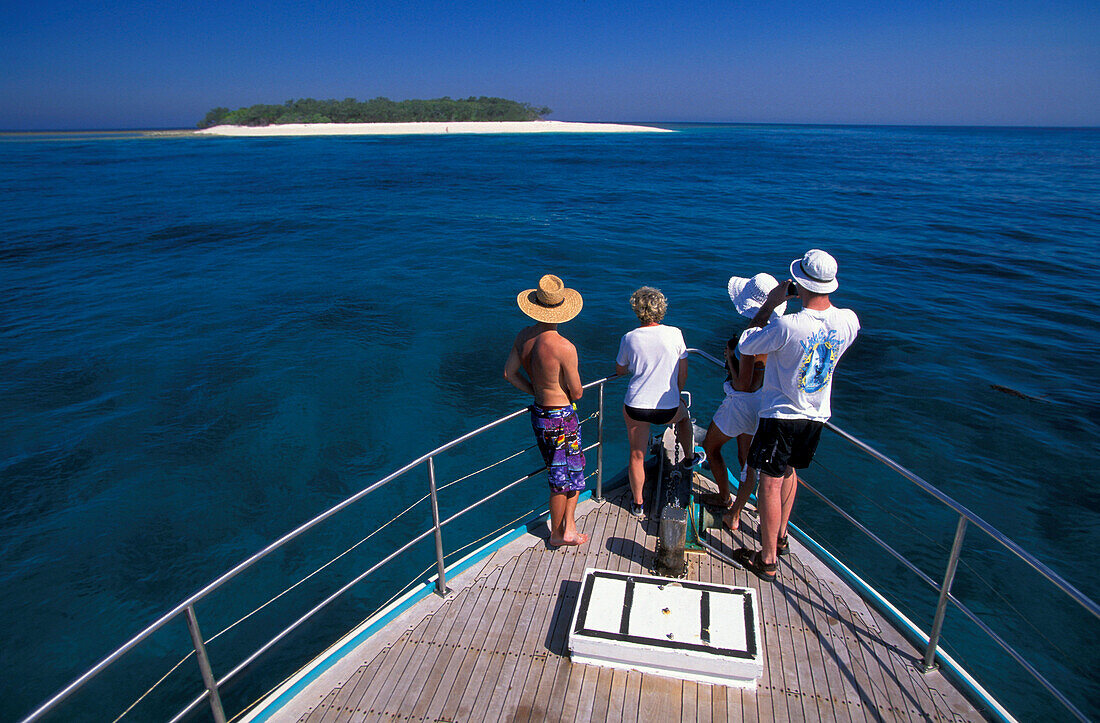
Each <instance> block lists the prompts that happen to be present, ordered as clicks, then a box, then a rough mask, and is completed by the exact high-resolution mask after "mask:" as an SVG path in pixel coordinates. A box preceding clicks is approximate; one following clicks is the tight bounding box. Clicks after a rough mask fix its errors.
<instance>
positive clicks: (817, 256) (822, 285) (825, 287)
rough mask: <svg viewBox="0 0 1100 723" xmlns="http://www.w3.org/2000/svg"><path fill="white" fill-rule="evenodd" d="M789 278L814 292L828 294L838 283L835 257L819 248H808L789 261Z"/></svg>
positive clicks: (834, 289)
mask: <svg viewBox="0 0 1100 723" xmlns="http://www.w3.org/2000/svg"><path fill="white" fill-rule="evenodd" d="M791 278H793V279H794V280H795V281H796V282H798V285H799V286H801V287H802V288H804V289H806V290H808V291H812V292H814V293H815V294H829V293H832V292H834V291H836V290H837V287H838V286H840V284H839V283H838V282H837V280H836V259H834V258H833V257H832V256H830V255H829V254H827V253H825V252H824V251H822V250H821V249H810V250H809V251H807V252H806V255H805V256H803V257H802V258H800V259H795V260H794V261H792V262H791Z"/></svg>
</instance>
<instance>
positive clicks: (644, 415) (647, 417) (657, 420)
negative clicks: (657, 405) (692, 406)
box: [623, 404, 680, 424]
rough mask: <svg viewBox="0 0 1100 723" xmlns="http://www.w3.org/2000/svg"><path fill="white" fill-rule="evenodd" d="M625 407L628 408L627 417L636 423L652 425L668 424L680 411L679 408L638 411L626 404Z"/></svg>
mask: <svg viewBox="0 0 1100 723" xmlns="http://www.w3.org/2000/svg"><path fill="white" fill-rule="evenodd" d="M623 406H624V407H626V416H628V417H630V418H631V419H633V420H634V421H635V422H649V423H650V424H668V423H669V422H671V421H672V419H673V417H675V416H676V412H678V411H680V408H679V407H673V408H672V409H638V408H637V407H631V406H627V405H626V404H624V405H623Z"/></svg>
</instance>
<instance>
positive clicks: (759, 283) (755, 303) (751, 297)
mask: <svg viewBox="0 0 1100 723" xmlns="http://www.w3.org/2000/svg"><path fill="white" fill-rule="evenodd" d="M776 286H779V282H778V281H776V280H775V277H774V276H772V275H771V274H764V273H760V274H757V275H756V276H753V277H752V278H751V279H744V278H741V277H740V276H731V277H730V280H729V283H727V284H726V291H728V292H729V295H730V301H732V302H733V308H735V309H737V313H738V314H741V315H742V316H747V317H749V318H750V319H751V318H752V317H754V316H756V312H757V310H759V309H760V307H761V306H762V305H763V303H764V301H765V300H766V299H767V298H768V294H769V293H770V292H771V290H772V289H774V288H775V287H776ZM786 310H787V302H786V301H784V302H783V303H782V304H780V305H779V306H777V307H775V312H774V313H775V314H776V315H777V316H783V312H784V311H786Z"/></svg>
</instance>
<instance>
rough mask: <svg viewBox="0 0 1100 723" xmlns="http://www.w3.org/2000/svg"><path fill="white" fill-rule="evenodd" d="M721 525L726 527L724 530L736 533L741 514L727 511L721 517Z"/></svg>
mask: <svg viewBox="0 0 1100 723" xmlns="http://www.w3.org/2000/svg"><path fill="white" fill-rule="evenodd" d="M722 524H723V525H725V526H726V529H727V530H729V531H730V532H737V529H738V528H739V527H741V512H740V511H737V512H734V511H732V510H731V511H729V512H727V513H726V514H724V515H722Z"/></svg>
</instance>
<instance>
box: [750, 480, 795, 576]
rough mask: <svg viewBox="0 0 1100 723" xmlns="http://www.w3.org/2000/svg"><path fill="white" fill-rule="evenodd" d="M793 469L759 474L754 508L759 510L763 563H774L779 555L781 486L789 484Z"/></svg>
mask: <svg viewBox="0 0 1100 723" xmlns="http://www.w3.org/2000/svg"><path fill="white" fill-rule="evenodd" d="M793 473H794V470H793V469H792V468H790V467H788V468H787V472H786V474H785V475H784V476H783V477H772V476H771V475H767V474H761V475H760V495H759V496H758V497H757V500H756V501H757V506H756V509H757V510H758V511H759V512H760V561H761V562H763V563H764V564H765V565H774V564H775V563H776V562H777V561H778V560H779V556H778V555H777V554H776V545H777V544H778V541H779V524H780V521H781V520H782V517H783V499H782V497H783V488H784V487H785V486H786V485H787V484H790V483H789V482H788V481H787V480H789V479H790V477H791V475H792V474H793Z"/></svg>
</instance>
